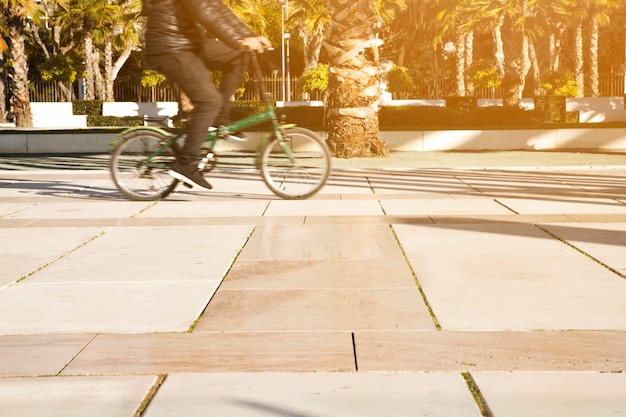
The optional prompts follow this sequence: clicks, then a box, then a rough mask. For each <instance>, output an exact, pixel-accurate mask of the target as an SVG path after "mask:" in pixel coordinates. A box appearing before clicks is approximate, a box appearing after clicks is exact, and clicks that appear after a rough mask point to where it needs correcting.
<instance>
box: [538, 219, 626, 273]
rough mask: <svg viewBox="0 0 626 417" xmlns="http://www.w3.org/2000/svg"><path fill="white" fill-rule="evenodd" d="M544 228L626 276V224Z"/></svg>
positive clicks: (550, 226)
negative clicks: (625, 254) (625, 252)
mask: <svg viewBox="0 0 626 417" xmlns="http://www.w3.org/2000/svg"><path fill="white" fill-rule="evenodd" d="M542 227H543V228H545V229H546V230H548V231H549V232H550V233H552V234H554V235H555V236H556V237H558V238H559V239H562V240H564V241H566V242H568V243H569V244H571V245H574V246H575V247H576V248H578V249H580V250H582V251H584V252H585V253H587V254H589V255H590V256H592V257H593V258H594V259H597V260H599V261H601V262H603V263H604V264H606V265H609V266H610V267H611V268H614V269H615V270H618V271H621V273H622V274H624V275H626V256H624V248H625V247H626V223H612V224H598V223H581V224H568V225H567V226H564V225H559V224H545V225H542Z"/></svg>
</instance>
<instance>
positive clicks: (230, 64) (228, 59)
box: [146, 39, 248, 164]
mask: <svg viewBox="0 0 626 417" xmlns="http://www.w3.org/2000/svg"><path fill="white" fill-rule="evenodd" d="M247 57H248V56H247V54H245V53H244V52H243V51H236V50H234V49H231V48H229V47H228V46H226V45H224V44H223V43H221V42H218V41H216V40H212V39H208V40H207V41H206V42H205V43H204V44H203V45H202V49H201V50H199V51H184V52H178V53H173V54H172V53H168V54H163V55H151V56H149V57H147V58H146V60H147V63H148V65H149V66H151V67H152V68H154V69H155V70H157V71H159V72H161V73H163V74H164V75H165V76H166V77H167V78H168V80H169V81H170V83H173V84H176V85H178V87H179V88H180V89H181V90H182V91H183V92H184V93H185V94H186V95H187V97H189V100H190V101H191V104H192V105H193V111H192V112H191V120H190V122H189V126H188V128H187V139H186V140H185V144H184V145H183V148H182V154H181V158H180V162H181V163H183V164H185V163H190V162H193V161H195V160H196V159H197V157H198V155H199V154H200V149H201V147H202V143H203V142H204V138H205V136H206V133H207V131H208V129H209V126H212V125H213V126H219V125H222V124H226V123H229V122H230V111H231V103H230V100H231V97H232V96H233V95H234V94H235V91H237V88H239V86H240V85H241V81H242V79H243V73H244V71H245V70H246V68H247V65H248V63H247ZM209 70H210V71H221V72H222V78H221V80H220V85H219V89H218V88H216V87H215V84H214V82H213V78H212V76H211V73H210V72H209Z"/></svg>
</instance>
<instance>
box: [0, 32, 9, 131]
mask: <svg viewBox="0 0 626 417" xmlns="http://www.w3.org/2000/svg"><path fill="white" fill-rule="evenodd" d="M8 51H9V45H7V44H6V42H5V41H4V39H2V38H1V37H0V122H4V121H6V120H7V113H8V112H7V107H6V95H5V91H6V84H5V82H4V80H6V79H8V74H7V65H6V60H5V54H6V53H7V52H8Z"/></svg>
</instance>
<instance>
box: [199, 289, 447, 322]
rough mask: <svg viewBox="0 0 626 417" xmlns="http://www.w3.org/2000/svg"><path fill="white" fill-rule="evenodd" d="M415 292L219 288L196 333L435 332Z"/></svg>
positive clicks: (404, 290)
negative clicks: (235, 289) (230, 331)
mask: <svg viewBox="0 0 626 417" xmlns="http://www.w3.org/2000/svg"><path fill="white" fill-rule="evenodd" d="M434 327H435V326H434V324H433V321H432V319H431V317H430V314H429V312H428V310H427V309H426V307H425V305H424V303H423V300H422V298H421V295H420V293H419V291H418V290H417V288H413V289H380V288H377V289H315V290H296V289H294V290H290V289H282V290H237V291H233V290H223V291H222V290H220V291H219V292H218V293H217V294H215V296H214V297H213V299H212V300H211V303H210V305H209V306H208V307H207V309H206V310H205V312H204V314H203V315H202V317H201V318H200V320H199V321H198V325H197V326H196V329H195V331H196V332H216V331H228V330H234V331H247V332H255V331H265V332H284V331H345V332H352V331H358V330H396V331H405V330H432V329H434Z"/></svg>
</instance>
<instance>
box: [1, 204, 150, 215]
mask: <svg viewBox="0 0 626 417" xmlns="http://www.w3.org/2000/svg"><path fill="white" fill-rule="evenodd" d="M152 204H154V203H152V202H138V201H106V202H102V201H83V200H80V201H75V202H72V204H68V202H67V201H62V202H61V201H59V202H45V203H41V204H37V205H33V206H31V207H29V208H26V209H23V210H20V211H19V212H15V213H12V214H8V215H6V216H4V217H5V218H6V219H18V218H29V219H65V218H68V217H71V218H74V219H76V218H83V219H89V218H98V219H100V218H130V217H133V216H136V215H138V214H139V213H141V212H142V211H143V210H146V209H147V208H149V207H150V206H151V205H152Z"/></svg>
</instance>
